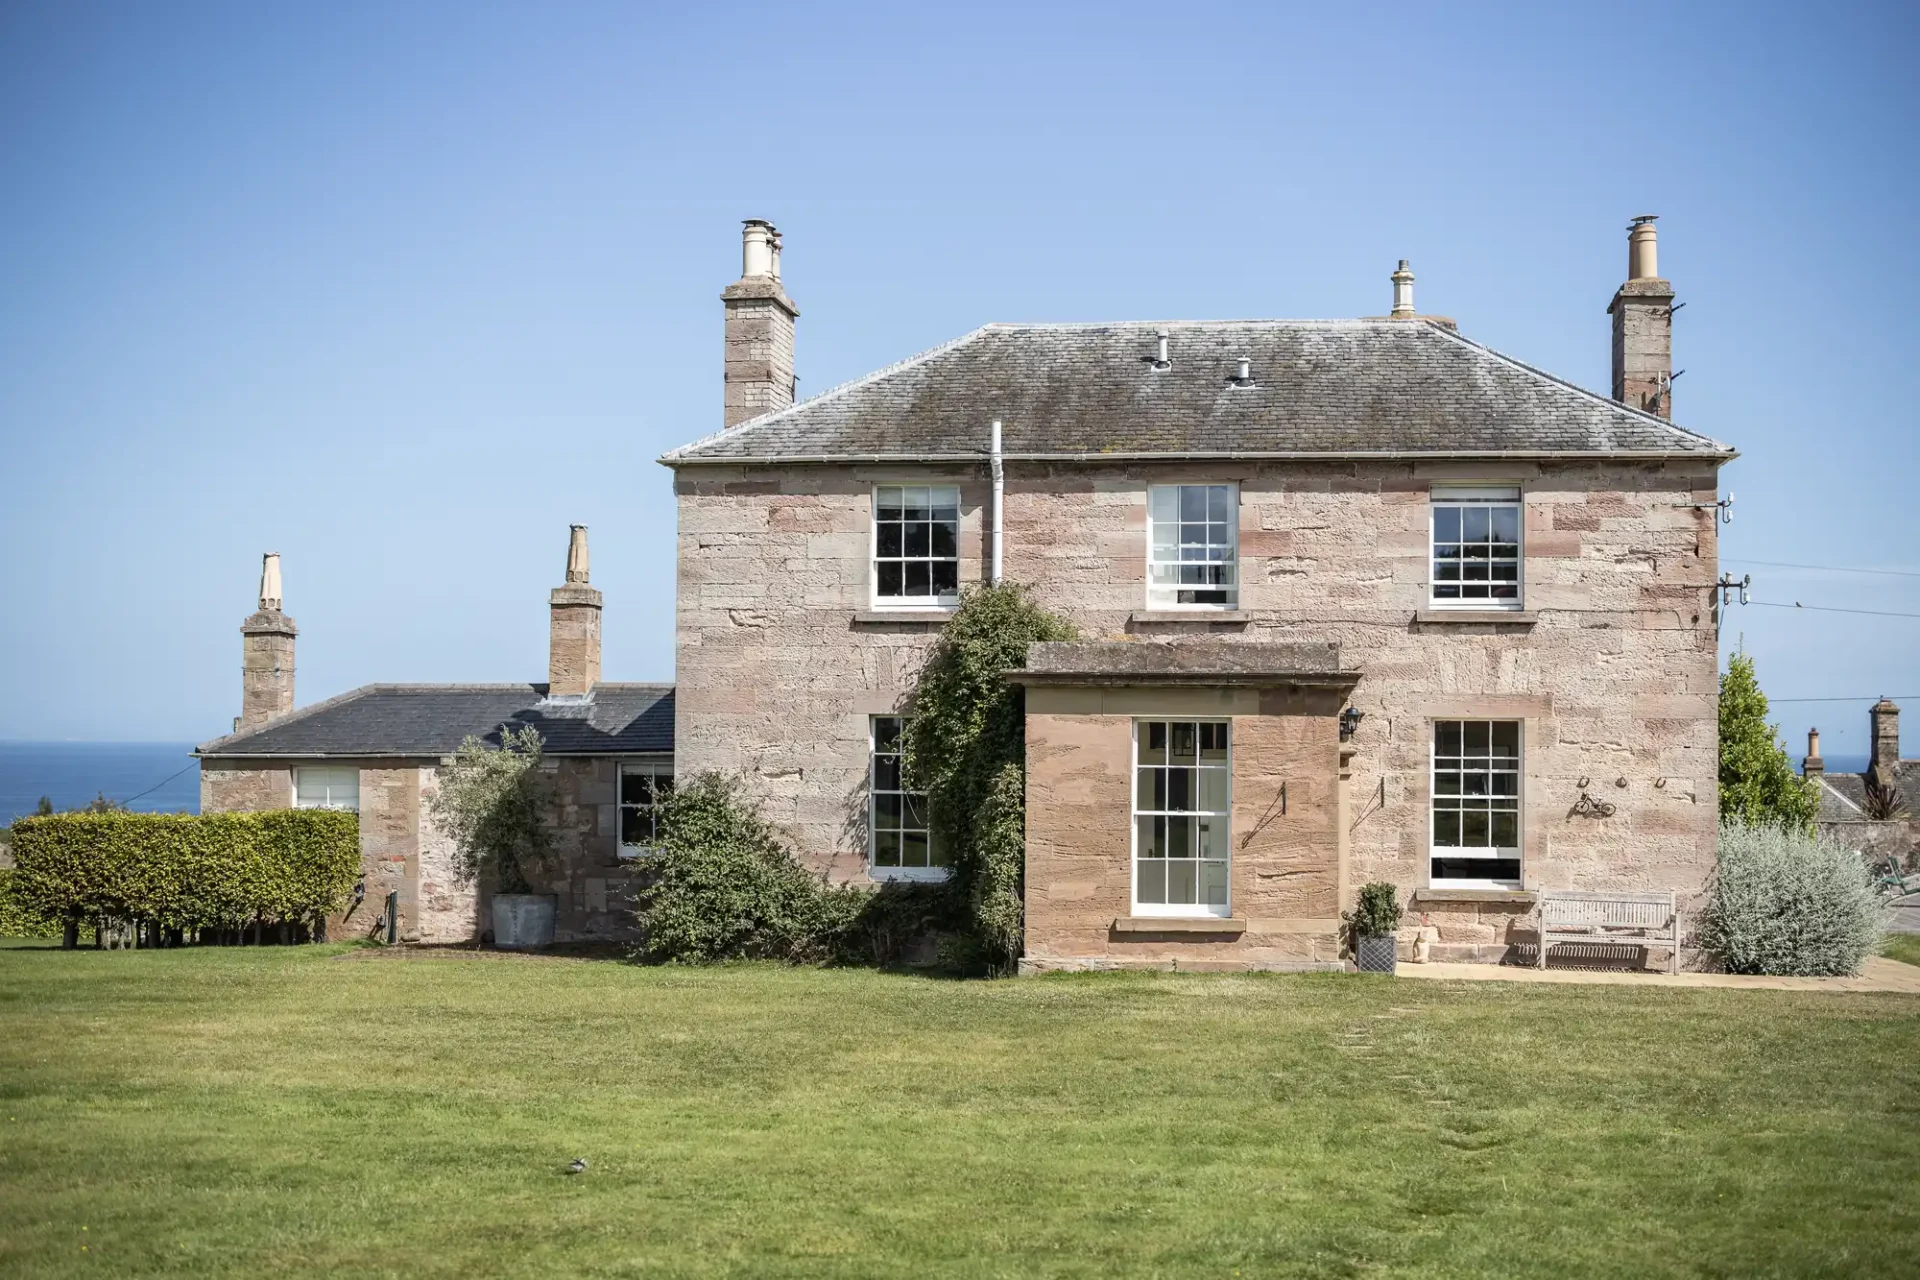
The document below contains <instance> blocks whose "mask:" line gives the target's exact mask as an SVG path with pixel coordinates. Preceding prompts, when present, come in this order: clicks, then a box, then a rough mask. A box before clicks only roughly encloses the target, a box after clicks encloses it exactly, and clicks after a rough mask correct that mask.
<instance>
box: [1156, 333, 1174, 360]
mask: <svg viewBox="0 0 1920 1280" xmlns="http://www.w3.org/2000/svg"><path fill="white" fill-rule="evenodd" d="M1158 336H1159V339H1160V343H1159V345H1158V346H1157V347H1155V348H1154V352H1155V354H1154V357H1153V367H1154V368H1156V369H1171V368H1173V357H1172V356H1171V355H1169V354H1167V331H1166V330H1165V329H1162V330H1160V331H1159V334H1158Z"/></svg>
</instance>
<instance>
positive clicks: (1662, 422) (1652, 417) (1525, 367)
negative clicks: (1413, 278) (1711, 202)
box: [1394, 321, 1739, 456]
mask: <svg viewBox="0 0 1920 1280" xmlns="http://www.w3.org/2000/svg"><path fill="white" fill-rule="evenodd" d="M1394 323H1405V322H1404V321H1395V322H1394ZM1428 328H1430V329H1432V330H1433V331H1434V332H1435V333H1438V334H1441V335H1443V336H1444V337H1446V338H1448V339H1449V340H1451V341H1454V342H1458V343H1460V344H1462V345H1463V346H1468V347H1471V348H1473V349H1474V350H1475V351H1479V352H1482V353H1484V354H1486V355H1489V356H1492V357H1493V358H1494V359H1496V360H1501V361H1504V362H1505V363H1507V364H1510V365H1512V366H1513V367H1514V368H1516V369H1519V370H1521V371H1522V372H1525V373H1530V374H1532V375H1533V376H1534V377H1536V378H1539V379H1541V380H1542V381H1544V382H1549V383H1552V384H1553V385H1554V386H1557V387H1561V388H1563V389H1565V390H1568V391H1571V392H1573V393H1574V394H1575V395H1579V396H1584V397H1586V398H1587V399H1589V400H1594V401H1597V402H1599V403H1600V404H1603V405H1605V406H1606V407H1608V408H1609V409H1616V410H1619V411H1621V412H1623V413H1630V414H1632V415H1634V416H1635V417H1637V418H1639V419H1641V420H1642V421H1644V422H1647V423H1649V424H1651V425H1653V426H1657V427H1661V428H1664V429H1666V430H1668V431H1672V432H1676V433H1678V434H1679V435H1683V436H1686V437H1687V438H1689V439H1692V440H1700V441H1704V442H1705V443H1707V444H1710V445H1712V446H1713V447H1714V448H1716V449H1718V450H1720V451H1721V452H1722V453H1726V454H1732V455H1736V456H1737V455H1738V453H1739V450H1737V449H1735V448H1734V447H1733V446H1732V445H1730V444H1727V443H1725V442H1723V441H1720V440H1716V439H1714V438H1713V437H1712V436H1710V435H1707V434H1705V433H1704V432H1700V431H1694V430H1691V429H1689V428H1687V427H1683V426H1680V425H1679V424H1677V423H1675V422H1673V421H1671V420H1669V419H1667V418H1663V417H1661V416H1660V415H1659V414H1657V413H1648V412H1647V411H1646V410H1645V409H1636V408H1634V407H1633V406H1632V405H1630V404H1627V403H1626V402H1625V401H1622V400H1615V399H1614V398H1613V397H1612V396H1603V395H1601V394H1600V393H1599V392H1598V391H1594V390H1592V389H1591V388H1589V387H1583V386H1581V385H1580V384H1579V383H1577V382H1570V381H1568V380H1567V379H1565V378H1562V377H1560V376H1559V375H1558V374H1554V373H1548V372H1547V371H1546V370H1545V369H1542V368H1540V367H1539V366H1538V365H1532V364H1528V363H1527V362H1526V361H1525V360H1522V359H1520V357H1518V356H1510V355H1508V354H1507V353H1506V352H1504V351H1501V350H1499V349H1498V348H1495V347H1490V346H1488V345H1487V344H1486V343H1484V342H1475V341H1474V340H1473V339H1472V338H1469V337H1467V336H1466V335H1465V334H1463V333H1461V332H1460V331H1459V330H1457V329H1448V328H1445V327H1444V326H1441V325H1429V326H1428Z"/></svg>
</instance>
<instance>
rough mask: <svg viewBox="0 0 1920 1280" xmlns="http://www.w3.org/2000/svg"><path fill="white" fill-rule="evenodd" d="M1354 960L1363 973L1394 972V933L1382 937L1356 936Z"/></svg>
mask: <svg viewBox="0 0 1920 1280" xmlns="http://www.w3.org/2000/svg"><path fill="white" fill-rule="evenodd" d="M1353 962H1354V964H1355V965H1357V966H1358V967H1359V969H1360V972H1362V973H1392V972H1393V971H1394V942H1393V935H1392V934H1390V933H1389V934H1386V935H1384V936H1380V937H1369V936H1362V937H1357V938H1355V939H1354V940H1353Z"/></svg>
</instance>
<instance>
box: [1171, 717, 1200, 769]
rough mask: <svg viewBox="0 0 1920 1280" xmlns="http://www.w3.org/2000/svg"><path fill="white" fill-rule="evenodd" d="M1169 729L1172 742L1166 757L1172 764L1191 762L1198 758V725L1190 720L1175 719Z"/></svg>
mask: <svg viewBox="0 0 1920 1280" xmlns="http://www.w3.org/2000/svg"><path fill="white" fill-rule="evenodd" d="M1169 729H1170V731H1171V733H1172V737H1173V743H1172V747H1171V748H1170V749H1169V751H1168V753H1167V758H1168V759H1169V760H1171V761H1172V762H1173V763H1174V764H1192V763H1194V761H1196V760H1197V759H1199V755H1200V753H1199V742H1198V738H1199V733H1198V730H1199V726H1198V725H1196V724H1194V723H1193V722H1192V721H1191V720H1175V721H1174V722H1173V723H1172V724H1171V725H1170V726H1169Z"/></svg>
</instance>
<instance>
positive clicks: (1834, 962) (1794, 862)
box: [1701, 822, 1886, 976]
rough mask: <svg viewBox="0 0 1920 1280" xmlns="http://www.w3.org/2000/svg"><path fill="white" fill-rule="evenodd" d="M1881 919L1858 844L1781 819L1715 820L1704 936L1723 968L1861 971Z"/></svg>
mask: <svg viewBox="0 0 1920 1280" xmlns="http://www.w3.org/2000/svg"><path fill="white" fill-rule="evenodd" d="M1885 928H1886V924H1885V912H1884V911H1883V910H1882V908H1881V904H1880V899H1879V896H1878V895H1877V894H1876V893H1875V892H1874V889H1873V883H1872V880H1871V879H1870V878H1869V876H1868V874H1867V869H1866V867H1865V865H1864V864H1863V863H1862V862H1861V860H1860V856H1859V855H1858V854H1856V853H1854V852H1852V851H1850V850H1848V849H1846V848H1844V847H1842V846H1841V845H1838V844H1836V843H1834V842H1833V841H1832V840H1830V839H1827V838H1826V837H1823V836H1815V835H1809V834H1805V833H1803V832H1800V831H1794V830H1787V829H1785V828H1781V827H1774V826H1747V825H1745V824H1743V823H1737V822H1735V823H1726V824H1724V825H1722V826H1721V828H1720V859H1719V863H1718V865H1717V866H1716V867H1715V869H1714V875H1713V882H1712V884H1711V885H1710V886H1709V889H1708V899H1707V907H1706V911H1705V913H1704V917H1703V919H1702V922H1701V941H1702V942H1703V943H1704V944H1705V946H1706V948H1707V949H1708V950H1709V951H1711V952H1714V953H1715V954H1717V955H1718V956H1719V957H1720V959H1721V962H1722V963H1724V964H1725V965H1726V967H1727V972H1729V973H1766V974H1789V975H1802V976H1810V975H1832V974H1850V973H1858V972H1859V971H1860V965H1861V962H1862V961H1864V960H1865V959H1866V958H1867V957H1868V956H1870V955H1872V954H1873V953H1874V952H1875V951H1876V950H1877V949H1878V948H1879V945H1880V940H1881V936H1882V934H1883V933H1884V932H1885Z"/></svg>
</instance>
